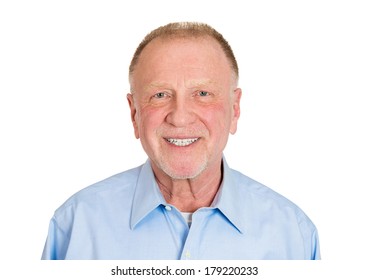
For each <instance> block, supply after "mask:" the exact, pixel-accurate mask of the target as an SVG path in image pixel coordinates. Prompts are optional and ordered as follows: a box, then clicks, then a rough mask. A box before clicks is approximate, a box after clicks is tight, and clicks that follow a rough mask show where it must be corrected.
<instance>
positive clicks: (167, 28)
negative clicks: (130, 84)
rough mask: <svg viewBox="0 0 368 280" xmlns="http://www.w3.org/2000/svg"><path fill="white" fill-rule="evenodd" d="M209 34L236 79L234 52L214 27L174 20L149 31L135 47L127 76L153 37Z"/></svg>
mask: <svg viewBox="0 0 368 280" xmlns="http://www.w3.org/2000/svg"><path fill="white" fill-rule="evenodd" d="M206 36H209V37H211V38H213V39H215V40H216V41H217V42H218V43H219V44H220V46H221V48H222V50H223V51H224V54H225V56H226V57H227V58H228V60H229V62H230V65H231V68H232V69H233V71H234V73H235V77H236V79H238V76H239V68H238V63H237V62H236V59H235V56H234V53H233V51H232V49H231V47H230V45H229V43H228V42H227V41H226V40H225V38H224V37H223V36H222V35H221V34H220V33H219V32H217V31H216V30H215V29H214V28H212V27H211V26H209V25H208V24H205V23H199V22H174V23H169V24H167V25H164V26H161V27H159V28H157V29H155V30H153V31H151V32H150V33H149V34H148V35H146V37H145V38H144V39H143V41H142V42H141V43H140V44H139V46H138V48H137V49H136V51H135V53H134V55H133V59H132V61H131V63H130V66H129V76H131V75H132V73H133V72H134V68H135V66H136V64H137V63H138V60H139V57H140V54H141V53H142V51H143V49H144V48H145V47H146V46H147V45H148V44H149V43H150V42H151V41H152V40H154V39H156V38H164V39H168V38H171V39H172V38H198V37H206Z"/></svg>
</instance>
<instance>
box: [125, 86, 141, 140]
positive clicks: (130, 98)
mask: <svg viewBox="0 0 368 280" xmlns="http://www.w3.org/2000/svg"><path fill="white" fill-rule="evenodd" d="M127 100H128V104H129V108H130V118H131V120H132V123H133V128H134V135H135V138H137V139H139V130H138V125H137V121H136V116H137V109H136V108H135V104H134V98H133V95H132V94H131V93H128V94H127Z"/></svg>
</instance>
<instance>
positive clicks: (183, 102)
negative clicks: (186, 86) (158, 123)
mask: <svg viewBox="0 0 368 280" xmlns="http://www.w3.org/2000/svg"><path fill="white" fill-rule="evenodd" d="M188 98H189V97H185V96H178V95H177V96H175V98H173V101H172V104H171V106H170V111H169V113H168V114H167V116H166V121H167V122H168V123H169V124H171V125H173V126H176V127H186V126H188V125H190V124H192V123H193V122H194V121H195V113H194V110H193V109H194V108H193V105H194V104H191V102H190V100H188Z"/></svg>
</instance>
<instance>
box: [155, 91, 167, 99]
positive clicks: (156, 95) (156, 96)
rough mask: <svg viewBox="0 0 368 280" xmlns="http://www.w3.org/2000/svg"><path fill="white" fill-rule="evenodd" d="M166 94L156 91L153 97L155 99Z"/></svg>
mask: <svg viewBox="0 0 368 280" xmlns="http://www.w3.org/2000/svg"><path fill="white" fill-rule="evenodd" d="M166 96H167V94H166V93H165V92H158V93H156V94H155V95H154V96H153V97H154V98H157V99H161V98H165V97H166Z"/></svg>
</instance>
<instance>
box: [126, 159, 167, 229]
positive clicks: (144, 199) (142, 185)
mask: <svg viewBox="0 0 368 280" xmlns="http://www.w3.org/2000/svg"><path fill="white" fill-rule="evenodd" d="M165 203H166V201H165V199H164V197H163V196H162V194H161V192H160V190H159V188H158V185H157V183H156V179H155V175H154V174H153V171H152V168H151V164H150V161H149V160H147V161H146V163H145V164H143V165H142V167H141V172H140V174H139V176H138V181H137V186H136V189H135V194H134V198H133V205H132V214H131V219H130V228H131V229H134V227H135V226H136V225H137V224H138V223H139V222H140V221H141V220H143V218H144V217H145V216H146V215H147V214H149V213H150V212H151V211H152V210H154V209H155V208H157V207H158V206H159V205H161V204H165Z"/></svg>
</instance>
